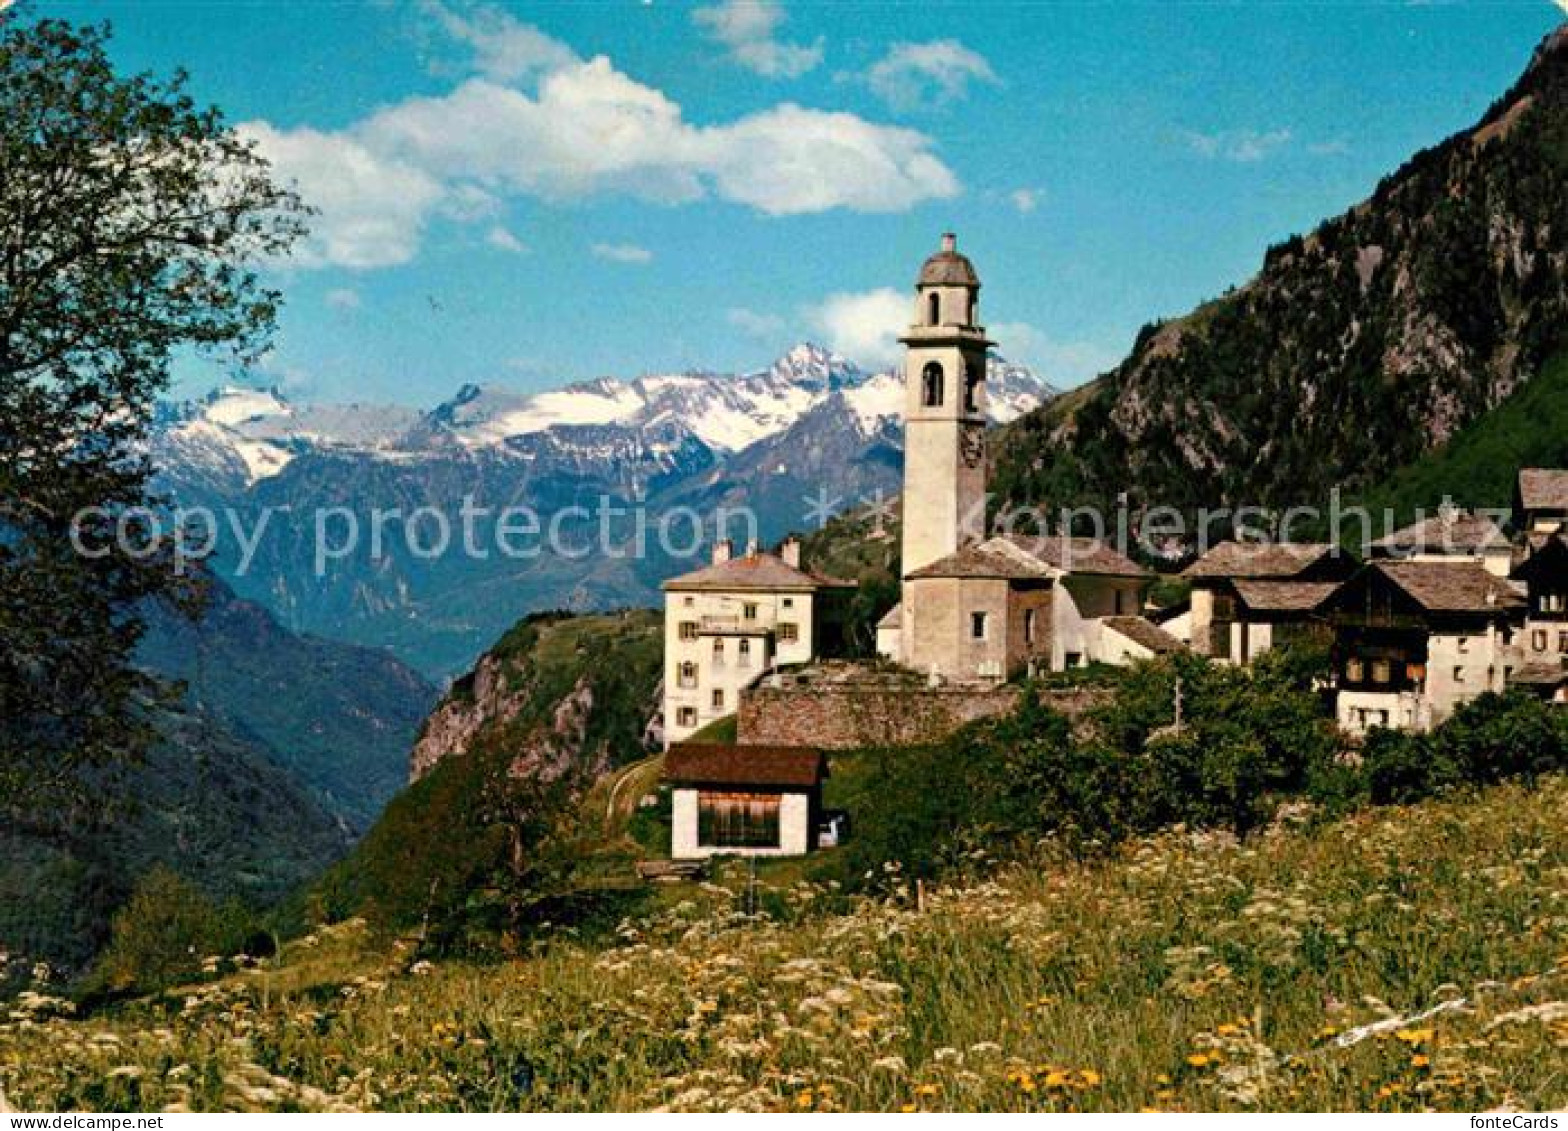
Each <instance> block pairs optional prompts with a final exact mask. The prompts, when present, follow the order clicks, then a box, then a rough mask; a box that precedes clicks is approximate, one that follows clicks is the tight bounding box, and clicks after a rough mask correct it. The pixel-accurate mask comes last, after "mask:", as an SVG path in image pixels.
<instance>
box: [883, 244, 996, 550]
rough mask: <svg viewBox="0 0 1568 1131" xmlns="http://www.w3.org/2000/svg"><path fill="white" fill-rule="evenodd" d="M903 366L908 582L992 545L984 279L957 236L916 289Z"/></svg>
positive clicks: (924, 268)
mask: <svg viewBox="0 0 1568 1131" xmlns="http://www.w3.org/2000/svg"><path fill="white" fill-rule="evenodd" d="M899 340H900V341H901V342H903V344H904V346H905V358H904V387H905V393H904V396H905V402H904V517H903V522H904V541H903V572H904V573H905V574H906V575H907V574H909V573H910V572H912V571H914V570H917V569H919V568H920V567H921V566H925V565H930V564H931V563H932V562H934V561H936V560H937V559H939V558H943V557H946V556H947V555H948V554H951V553H952V552H953V551H955V550H957V549H958V548H959V547H960V546H962V545H963V544H964V543H965V542H966V541H968V540H970V539H976V540H978V539H980V538H983V537H984V536H985V505H986V499H985V494H986V466H985V423H986V418H985V363H986V350H987V349H988V348H989V347H990V346H991V345H992V344H993V343H991V342H990V341H988V340H987V339H986V336H985V328H984V327H983V326H981V325H980V278H979V276H978V275H976V274H975V269H974V264H972V263H970V262H969V260H968V259H967V258H966V257H965V256H963V255H960V254H959V252H958V241H957V239H956V238H955V237H954V236H953V235H952V233H948V234H946V235H944V236H943V237H942V248H941V250H940V251H938V252H937V253H936V254H935V255H933V256H931V258H929V259H927V260H926V261H925V265H924V266H922V267H921V268H920V278H919V280H918V281H917V282H916V284H915V320H914V324H913V325H912V326H910V327H909V331H908V333H906V334H905V335H904V336H903V337H902V338H900V339H899Z"/></svg>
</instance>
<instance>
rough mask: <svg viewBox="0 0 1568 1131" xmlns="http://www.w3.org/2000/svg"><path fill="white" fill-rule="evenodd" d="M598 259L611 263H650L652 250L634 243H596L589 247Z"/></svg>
mask: <svg viewBox="0 0 1568 1131" xmlns="http://www.w3.org/2000/svg"><path fill="white" fill-rule="evenodd" d="M591 250H592V251H593V253H594V255H595V256H597V257H598V258H600V259H608V260H609V261H610V262H611V263H652V262H653V252H651V251H649V250H648V249H647V248H645V247H638V246H637V245H636V244H634V243H596V244H594V245H593V247H592V249H591Z"/></svg>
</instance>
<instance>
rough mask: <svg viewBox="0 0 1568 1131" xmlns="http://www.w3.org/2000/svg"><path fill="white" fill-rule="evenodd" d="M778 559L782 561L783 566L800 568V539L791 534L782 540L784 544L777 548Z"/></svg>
mask: <svg viewBox="0 0 1568 1131" xmlns="http://www.w3.org/2000/svg"><path fill="white" fill-rule="evenodd" d="M779 557H781V558H783V559H784V564H785V565H791V566H794V567H795V568H796V569H799V568H800V539H799V538H796V537H795V536H794V535H793V534H791V535H790V536H789V537H788V538H786V539H784V544H783V545H782V546H780V547H779Z"/></svg>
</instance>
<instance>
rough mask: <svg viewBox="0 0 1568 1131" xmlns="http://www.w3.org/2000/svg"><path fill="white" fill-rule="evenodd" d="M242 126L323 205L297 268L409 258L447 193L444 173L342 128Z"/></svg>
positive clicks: (291, 178)
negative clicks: (371, 144)
mask: <svg viewBox="0 0 1568 1131" xmlns="http://www.w3.org/2000/svg"><path fill="white" fill-rule="evenodd" d="M239 132H240V133H241V134H242V135H244V136H246V137H249V138H251V139H253V140H254V141H255V142H256V145H257V147H258V148H259V149H260V151H261V153H262V155H263V156H265V157H266V158H267V159H268V160H269V161H271V162H272V164H273V167H274V169H275V170H276V171H277V172H278V174H279V175H280V176H281V177H282V178H283V179H284V180H285V181H290V182H293V183H294V184H296V185H297V186H298V188H299V190H300V192H301V193H302V194H303V195H304V197H305V199H306V201H307V202H309V203H310V204H312V205H313V206H315V207H316V208H317V209H319V210H320V215H318V216H317V217H316V218H315V219H314V220H313V221H312V223H311V234H310V238H309V239H308V240H306V241H305V243H304V245H303V246H302V247H300V248H299V249H298V250H296V252H295V259H294V262H295V263H296V264H298V265H299V266H303V267H321V266H326V265H328V264H331V265H335V266H339V267H358V268H368V267H390V266H393V265H394V264H398V263H406V262H408V260H410V259H412V258H413V257H414V253H415V251H417V250H418V247H419V240H420V236H421V235H422V234H423V232H424V228H425V224H426V222H427V220H428V219H429V217H430V216H431V214H432V213H433V212H434V211H435V209H436V207H437V205H438V204H439V203H440V202H441V199H442V197H443V195H444V194H445V192H446V187H445V186H444V185H443V184H442V182H441V180H440V179H439V178H438V177H436V176H434V175H432V174H430V173H428V172H426V171H425V170H423V169H420V168H418V167H416V166H414V165H410V164H407V163H406V162H403V161H400V160H398V159H396V158H394V157H392V156H390V155H388V154H386V153H383V152H379V151H377V150H375V149H372V148H370V147H367V146H365V145H363V144H361V143H360V142H358V141H356V140H355V139H354V138H352V137H349V136H345V135H343V134H331V133H323V132H320V131H318V130H312V129H308V128H303V127H302V128H300V129H294V130H279V129H276V128H274V127H273V126H271V125H268V124H267V123H266V122H248V123H245V124H243V125H241V126H240V127H239Z"/></svg>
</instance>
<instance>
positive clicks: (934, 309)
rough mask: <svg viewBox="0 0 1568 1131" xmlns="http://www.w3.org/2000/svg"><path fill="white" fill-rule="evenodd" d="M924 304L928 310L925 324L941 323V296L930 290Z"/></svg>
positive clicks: (934, 324) (935, 324) (936, 324)
mask: <svg viewBox="0 0 1568 1131" xmlns="http://www.w3.org/2000/svg"><path fill="white" fill-rule="evenodd" d="M926 306H927V310H928V316H927V318H926V322H927V324H928V325H931V326H938V325H941V322H942V296H941V295H939V294H937V293H936V292H935V291H932V292H931V297H930V298H928V299H927V300H926Z"/></svg>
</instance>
